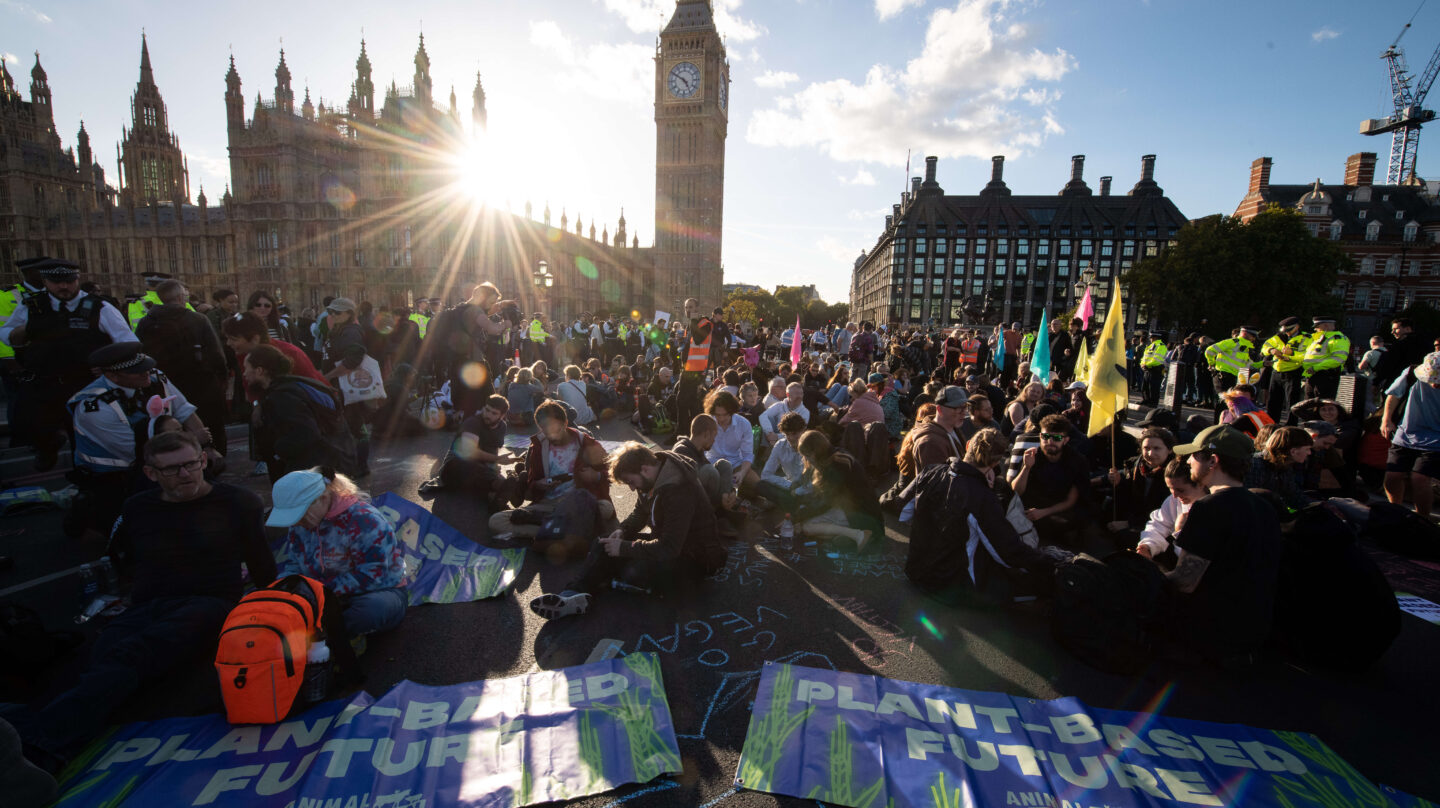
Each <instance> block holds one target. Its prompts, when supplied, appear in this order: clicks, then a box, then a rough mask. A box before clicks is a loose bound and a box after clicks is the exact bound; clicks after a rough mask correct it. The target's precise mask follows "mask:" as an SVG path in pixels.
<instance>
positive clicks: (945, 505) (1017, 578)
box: [902, 428, 1070, 604]
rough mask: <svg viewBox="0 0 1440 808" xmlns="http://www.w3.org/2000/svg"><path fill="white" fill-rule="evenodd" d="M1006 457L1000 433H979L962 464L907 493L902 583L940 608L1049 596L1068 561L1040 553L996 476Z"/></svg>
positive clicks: (928, 476) (940, 469)
mask: <svg viewBox="0 0 1440 808" xmlns="http://www.w3.org/2000/svg"><path fill="white" fill-rule="evenodd" d="M1009 451H1010V447H1009V442H1008V441H1006V440H1005V437H1004V436H1003V435H1002V434H1000V431H999V430H998V429H994V428H986V429H982V430H980V431H979V432H977V433H975V436H974V437H973V438H971V440H970V443H969V444H968V445H967V446H966V448H965V457H964V459H961V458H958V457H957V458H954V459H952V460H951V461H949V462H948V463H945V464H937V465H933V466H930V467H929V468H928V469H926V470H925V471H924V472H922V473H921V474H920V476H919V477H917V478H916V479H915V481H914V482H913V483H911V486H910V489H909V491H908V492H907V493H908V494H909V495H911V496H913V498H914V499H913V501H914V516H913V519H912V520H911V525H910V528H911V529H910V551H909V555H908V557H907V558H906V559H905V576H906V577H907V578H909V579H910V581H911V583H913V584H915V586H917V587H918V588H919V589H920V590H921V591H923V592H924V593H925V594H927V595H929V596H930V597H932V598H935V599H936V600H939V601H941V602H942V603H949V604H958V603H965V602H973V601H974V600H975V599H976V598H975V596H979V597H980V598H983V599H985V600H990V601H993V602H996V603H1011V602H1015V601H1018V600H1033V599H1034V598H1035V597H1037V596H1040V595H1046V594H1049V591H1050V581H1051V580H1052V578H1053V576H1054V571H1055V565H1056V564H1057V563H1060V562H1063V561H1065V560H1067V559H1068V558H1070V553H1068V552H1066V551H1064V550H1060V549H1058V548H1055V547H1048V546H1046V547H1041V546H1039V536H1038V534H1037V533H1036V531H1035V528H1034V526H1033V525H1032V524H1031V523H1030V520H1029V519H1028V518H1026V516H1025V513H1024V511H1023V506H1022V505H1021V504H1020V501H1019V500H1020V498H1019V496H1018V495H1016V494H1015V493H1014V492H1013V491H1011V490H1010V487H1009V484H1008V483H1006V482H1005V475H1004V473H1003V472H1002V471H1001V470H1000V467H1001V465H1002V464H1003V463H1004V462H1005V461H1006V459H1007V457H1008V455H1009ZM902 518H903V517H902ZM1017 526H1018V529H1017ZM1021 530H1023V531H1024V533H1021V532H1020V531H1021Z"/></svg>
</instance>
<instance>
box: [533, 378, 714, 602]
mask: <svg viewBox="0 0 1440 808" xmlns="http://www.w3.org/2000/svg"><path fill="white" fill-rule="evenodd" d="M732 398H733V396H732ZM610 476H611V478H612V479H614V481H615V482H617V483H620V484H621V485H624V486H626V487H627V488H630V489H632V490H634V491H635V492H636V493H637V494H639V497H640V498H639V502H637V503H636V506H635V510H633V511H631V513H630V517H629V518H627V519H626V520H625V521H624V522H623V523H621V525H620V527H619V529H617V530H615V531H614V532H613V533H611V534H609V535H608V536H603V537H600V538H597V539H595V540H594V541H593V542H592V543H591V545H590V551H589V554H588V555H587V556H586V558H585V563H584V565H583V566H582V567H581V571H580V576H579V577H578V578H577V579H576V580H575V581H574V582H572V583H571V584H570V585H569V586H568V587H566V588H565V589H564V590H563V591H561V592H559V593H558V594H545V595H541V596H539V597H537V598H535V599H534V600H532V601H530V611H532V612H534V613H535V614H537V615H539V616H541V617H543V618H545V619H547V620H553V619H555V618H557V617H566V616H569V615H577V614H584V613H585V612H586V611H587V610H588V609H589V608H590V603H591V600H592V598H593V597H594V595H595V594H596V593H598V592H600V591H601V590H603V589H604V588H606V587H607V586H611V585H612V582H617V583H618V584H619V585H620V586H622V587H624V588H629V589H632V590H633V589H641V590H650V591H651V592H657V593H664V592H669V591H673V590H676V589H678V588H681V587H692V586H695V585H696V584H698V583H699V582H700V581H702V580H703V579H705V578H707V577H709V576H710V575H713V574H715V572H716V571H717V570H719V569H720V567H721V566H723V565H724V563H725V548H724V547H723V546H722V545H721V544H720V539H719V537H718V535H717V533H716V529H715V520H714V519H712V518H710V517H709V509H707V508H706V507H705V505H706V502H707V498H706V494H705V491H704V490H703V489H702V488H701V487H700V480H699V478H698V477H697V476H696V474H695V467H694V465H693V464H691V462H690V461H689V460H687V459H686V458H684V457H682V456H680V455H677V454H675V453H674V452H664V451H653V450H651V449H648V448H646V447H644V446H641V445H640V444H638V443H633V442H632V443H627V444H625V446H624V448H622V449H621V450H620V451H619V452H617V453H616V454H615V457H614V458H613V460H612V461H611V463H610ZM647 528H648V532H646V529H647Z"/></svg>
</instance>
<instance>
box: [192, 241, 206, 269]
mask: <svg viewBox="0 0 1440 808" xmlns="http://www.w3.org/2000/svg"><path fill="white" fill-rule="evenodd" d="M190 269H191V271H192V272H197V273H198V272H204V271H205V245H204V244H203V243H201V242H200V241H198V240H197V241H192V242H190Z"/></svg>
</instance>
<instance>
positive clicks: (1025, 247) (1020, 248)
mask: <svg viewBox="0 0 1440 808" xmlns="http://www.w3.org/2000/svg"><path fill="white" fill-rule="evenodd" d="M1015 254H1016V255H1029V254H1030V239H1028V238H1021V239H1016V240H1015Z"/></svg>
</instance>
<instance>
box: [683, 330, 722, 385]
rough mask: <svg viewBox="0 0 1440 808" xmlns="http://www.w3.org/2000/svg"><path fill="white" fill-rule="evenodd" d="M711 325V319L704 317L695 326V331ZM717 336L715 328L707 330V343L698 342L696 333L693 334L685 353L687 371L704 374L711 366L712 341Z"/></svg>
mask: <svg viewBox="0 0 1440 808" xmlns="http://www.w3.org/2000/svg"><path fill="white" fill-rule="evenodd" d="M709 324H710V320H709V318H706V317H702V318H700V320H699V321H698V322H697V323H696V325H695V331H699V330H700V329H701V328H705V326H707V325H709ZM714 336H715V329H714V328H707V329H706V330H705V341H704V342H696V341H695V337H694V332H691V337H690V347H689V350H687V351H686V352H685V370H686V371H694V372H697V373H704V372H705V370H706V369H707V368H708V367H709V366H710V340H711V339H712V338H713V337H714Z"/></svg>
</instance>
